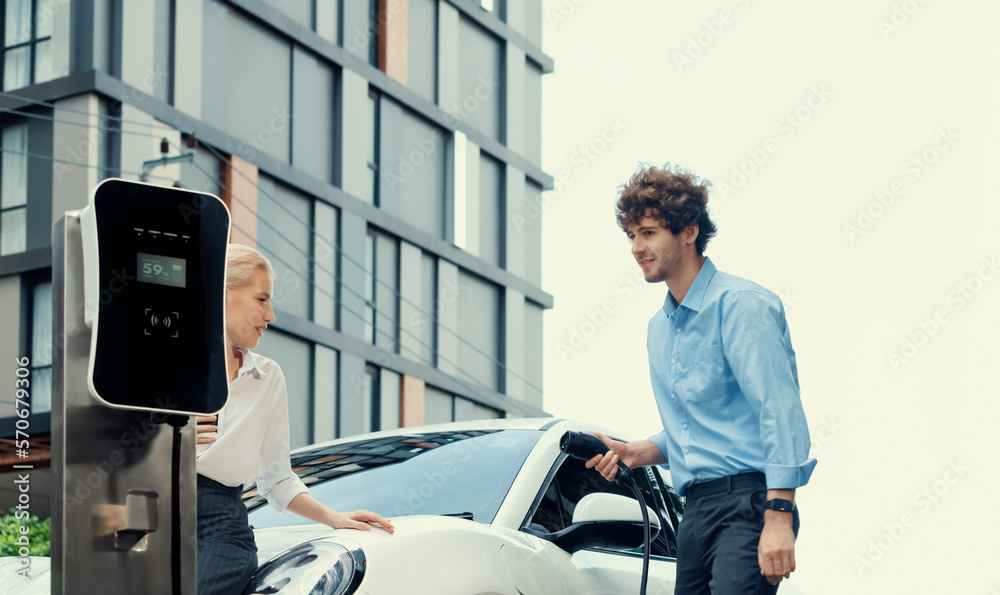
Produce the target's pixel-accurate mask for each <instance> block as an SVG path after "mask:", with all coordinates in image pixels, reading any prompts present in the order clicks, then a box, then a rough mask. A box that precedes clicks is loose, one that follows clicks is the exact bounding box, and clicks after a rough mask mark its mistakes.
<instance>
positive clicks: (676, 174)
mask: <svg viewBox="0 0 1000 595" xmlns="http://www.w3.org/2000/svg"><path fill="white" fill-rule="evenodd" d="M711 186H712V183H711V182H710V181H708V180H706V179H704V178H699V177H698V176H696V175H694V174H692V173H690V172H688V171H687V170H685V169H683V168H681V167H679V166H673V167H672V166H671V165H670V164H669V163H667V164H665V165H664V166H663V167H656V166H655V165H650V166H644V165H642V164H640V166H639V169H637V170H636V172H635V173H634V174H632V178H631V179H630V180H629V181H628V183H626V184H622V185H621V186H620V187H619V188H618V200H617V201H616V203H615V218H616V219H618V226H619V227H621V228H622V231H624V232H625V233H628V228H629V226H631V225H633V224H635V223H638V222H639V221H641V220H642V218H643V217H658V218H660V219H662V220H663V226H664V227H666V228H667V229H669V230H670V233H673V234H678V233H680V232H681V230H683V229H684V228H685V227H687V226H688V225H691V224H692V223H695V224H697V225H698V239H697V240H695V249H696V250H698V254H703V253H704V252H705V246H707V245H708V242H709V240H711V239H712V238H713V237H715V232H716V231H717V228H716V226H715V223H714V222H712V219H711V218H710V217H709V216H708V189H709V188H710V187H711Z"/></svg>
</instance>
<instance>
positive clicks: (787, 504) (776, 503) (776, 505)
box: [764, 498, 795, 512]
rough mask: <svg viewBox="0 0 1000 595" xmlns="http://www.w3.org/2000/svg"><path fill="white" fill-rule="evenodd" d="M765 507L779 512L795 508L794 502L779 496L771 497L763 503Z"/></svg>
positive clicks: (790, 510)
mask: <svg viewBox="0 0 1000 595" xmlns="http://www.w3.org/2000/svg"><path fill="white" fill-rule="evenodd" d="M764 508H765V509H771V510H778V511H781V512H792V511H793V510H795V503H794V502H792V501H790V500H782V499H781V498H772V499H771V500H768V501H767V502H766V503H765V504H764Z"/></svg>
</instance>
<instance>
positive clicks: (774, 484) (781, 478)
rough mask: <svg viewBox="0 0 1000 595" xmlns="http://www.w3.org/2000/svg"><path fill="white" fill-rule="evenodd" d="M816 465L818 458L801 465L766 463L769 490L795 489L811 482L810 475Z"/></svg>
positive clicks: (765, 472) (765, 470) (765, 471)
mask: <svg viewBox="0 0 1000 595" xmlns="http://www.w3.org/2000/svg"><path fill="white" fill-rule="evenodd" d="M815 467H816V459H809V460H807V461H806V462H804V463H802V464H801V465H767V464H765V465H764V475H765V477H767V489H769V490H794V489H795V488H800V487H802V486H804V485H806V484H807V483H809V477H810V476H811V475H812V472H813V469H814V468H815Z"/></svg>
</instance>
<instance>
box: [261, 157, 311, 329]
mask: <svg viewBox="0 0 1000 595" xmlns="http://www.w3.org/2000/svg"><path fill="white" fill-rule="evenodd" d="M259 189H260V191H261V192H260V194H261V199H260V201H259V202H258V211H257V220H258V227H257V245H258V246H259V248H260V251H261V252H262V253H263V254H264V255H265V256H267V257H268V258H269V259H270V260H271V264H272V266H273V267H274V291H273V293H274V297H273V298H272V302H273V305H274V307H275V308H278V309H280V310H281V311H283V312H288V313H289V314H294V315H295V316H298V317H299V318H302V319H303V320H311V312H312V297H313V274H312V273H313V271H312V269H313V267H312V261H313V258H312V241H311V240H312V233H310V228H311V227H313V221H312V215H313V213H312V211H313V202H314V200H313V198H312V197H310V196H307V195H304V194H300V193H298V192H296V191H294V190H292V189H291V188H288V187H287V186H284V185H282V184H276V183H274V180H272V179H271V178H269V177H267V176H261V177H260V180H259Z"/></svg>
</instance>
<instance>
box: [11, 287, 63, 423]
mask: <svg viewBox="0 0 1000 595" xmlns="http://www.w3.org/2000/svg"><path fill="white" fill-rule="evenodd" d="M46 284H47V285H49V287H50V288H51V287H52V269H45V270H44V271H33V272H30V273H25V274H23V275H22V276H21V304H22V308H21V311H22V313H23V316H22V317H21V320H22V321H23V324H22V325H21V329H20V331H21V332H20V335H21V336H20V340H19V341H18V343H19V345H20V347H21V353H22V354H25V355H27V356H28V357H29V362H28V369H29V370H30V371H31V375H30V376H29V378H31V379H32V381H31V387H30V389H29V390H31V392H30V393H29V394H31V413H32V414H36V413H37V414H43V413H51V411H52V392H51V391H52V383H51V379H50V382H49V387H50V389H49V390H50V392H49V409H48V411H35V397H36V395H35V393H34V387H35V382H34V379H35V372H37V371H38V370H50V371H51V370H52V369H53V364H54V361H53V360H54V357H53V354H51V353H50V355H49V363H48V364H45V365H41V366H39V365H36V364H35V357H34V351H35V347H36V346H35V345H34V336H35V294H36V292H37V291H38V288H39V287H40V286H43V285H46ZM50 291H51V289H50ZM54 297H55V296H53V298H54ZM50 305H51V306H52V307H55V304H52V303H51V301H50ZM50 316H51V313H50ZM49 347H50V348H53V347H52V340H51V337H50V339H49Z"/></svg>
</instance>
